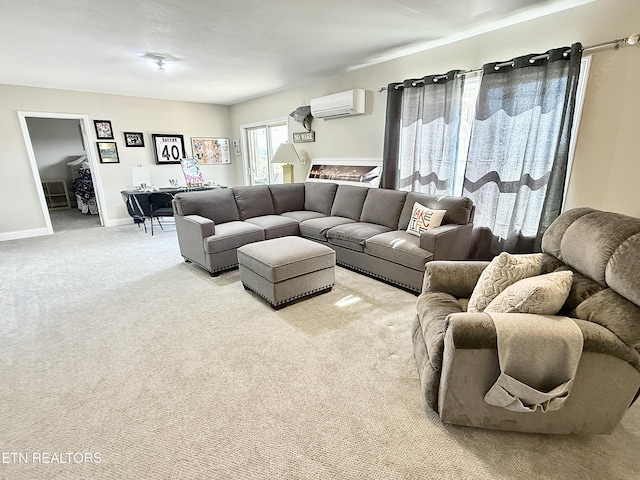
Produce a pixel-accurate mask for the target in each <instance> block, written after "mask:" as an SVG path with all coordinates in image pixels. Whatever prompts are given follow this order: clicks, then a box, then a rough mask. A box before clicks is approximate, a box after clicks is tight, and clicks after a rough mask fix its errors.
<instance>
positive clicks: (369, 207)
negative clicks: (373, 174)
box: [360, 188, 407, 230]
mask: <svg viewBox="0 0 640 480" xmlns="http://www.w3.org/2000/svg"><path fill="white" fill-rule="evenodd" d="M406 196H407V192H401V191H399V190H384V189H379V188H370V189H369V191H368V192H367V198H366V199H365V201H364V205H363V206H362V214H361V215H360V221H361V222H368V223H377V224H380V225H384V226H385V227H389V228H392V229H393V230H396V229H397V228H398V222H399V220H400V213H401V212H402V208H403V207H404V202H405V198H406Z"/></svg>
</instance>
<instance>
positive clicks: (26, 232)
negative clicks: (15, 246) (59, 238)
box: [0, 227, 51, 242]
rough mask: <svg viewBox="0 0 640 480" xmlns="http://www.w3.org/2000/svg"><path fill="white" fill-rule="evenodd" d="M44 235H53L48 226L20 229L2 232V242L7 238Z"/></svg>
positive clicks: (15, 238) (14, 238)
mask: <svg viewBox="0 0 640 480" xmlns="http://www.w3.org/2000/svg"><path fill="white" fill-rule="evenodd" d="M43 235H51V234H50V233H49V231H48V230H47V228H46V227H43V228H33V229H31V230H18V231H15V232H6V233H0V242H5V241H7V240H20V239H22V238H31V237H41V236H43Z"/></svg>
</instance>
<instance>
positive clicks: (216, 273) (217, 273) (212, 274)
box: [209, 272, 220, 277]
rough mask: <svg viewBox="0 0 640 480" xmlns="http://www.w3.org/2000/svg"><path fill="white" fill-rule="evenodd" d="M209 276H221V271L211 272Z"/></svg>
mask: <svg viewBox="0 0 640 480" xmlns="http://www.w3.org/2000/svg"><path fill="white" fill-rule="evenodd" d="M209 276H211V277H219V276H220V272H209Z"/></svg>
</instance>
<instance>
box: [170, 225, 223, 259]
mask: <svg viewBox="0 0 640 480" xmlns="http://www.w3.org/2000/svg"><path fill="white" fill-rule="evenodd" d="M174 218H175V221H176V232H177V234H178V244H179V245H180V254H181V255H182V256H183V257H184V258H186V259H188V260H191V261H193V262H196V263H198V264H200V265H202V266H204V267H205V268H206V261H205V252H204V243H203V239H205V238H206V237H210V236H211V235H214V234H215V233H216V224H215V222H214V221H213V220H211V219H209V218H206V217H201V216H200V215H184V216H183V215H175V217H174Z"/></svg>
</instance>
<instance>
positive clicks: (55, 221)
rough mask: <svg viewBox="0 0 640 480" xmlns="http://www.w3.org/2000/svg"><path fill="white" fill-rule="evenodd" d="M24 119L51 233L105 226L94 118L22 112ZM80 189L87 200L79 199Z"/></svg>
mask: <svg viewBox="0 0 640 480" xmlns="http://www.w3.org/2000/svg"><path fill="white" fill-rule="evenodd" d="M18 117H19V121H20V126H21V128H22V134H23V137H24V141H25V146H26V148H27V153H28V156H29V161H30V164H31V170H32V174H33V178H34V182H35V185H36V190H37V192H38V197H39V200H40V205H41V208H42V213H43V216H44V219H45V224H46V230H47V233H48V234H52V233H54V231H56V232H57V231H62V230H75V229H78V228H92V227H96V226H102V225H104V220H103V216H102V211H103V209H102V208H101V206H102V205H104V201H103V199H102V191H101V187H100V181H99V172H98V168H97V160H96V157H95V154H94V153H93V150H92V149H91V148H90V147H89V145H90V143H89V135H88V133H87V132H88V128H89V127H88V125H89V119H88V117H87V116H86V115H73V114H55V113H41V112H18ZM74 187H75V189H76V191H80V190H83V191H84V192H85V195H81V196H76V194H75V193H76V192H75V191H74ZM87 192H90V193H91V194H93V198H92V199H90V198H89V197H88V196H87V195H86V193H87ZM89 206H90V207H91V208H89Z"/></svg>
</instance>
